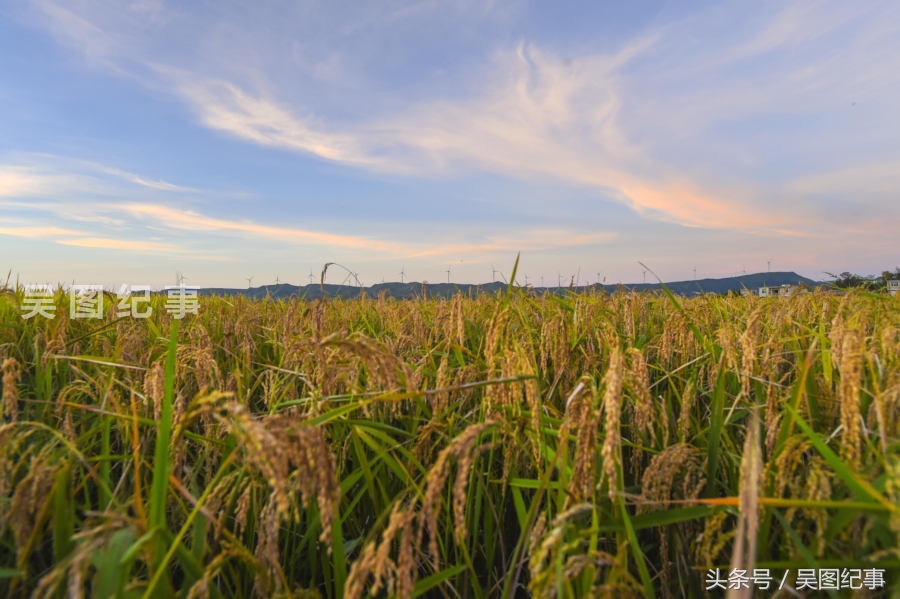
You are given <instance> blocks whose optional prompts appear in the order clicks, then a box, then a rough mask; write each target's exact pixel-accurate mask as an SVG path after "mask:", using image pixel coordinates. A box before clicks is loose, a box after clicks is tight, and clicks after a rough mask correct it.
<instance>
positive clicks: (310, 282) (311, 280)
mask: <svg viewBox="0 0 900 599" xmlns="http://www.w3.org/2000/svg"><path fill="white" fill-rule="evenodd" d="M312 282H313V274H312V269H311V268H310V269H309V284H310V285H312Z"/></svg>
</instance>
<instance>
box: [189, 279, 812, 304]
mask: <svg viewBox="0 0 900 599" xmlns="http://www.w3.org/2000/svg"><path fill="white" fill-rule="evenodd" d="M798 284H804V285H809V286H810V287H815V286H818V285H822V283H819V282H817V281H813V280H812V279H807V278H806V277H801V276H800V275H798V274H797V273H794V272H761V273H756V274H750V275H742V276H739V277H726V278H724V279H700V280H698V281H674V282H671V283H666V287H668V288H669V290H670V291H672V293H675V294H677V295H683V296H691V295H702V294H704V293H728V292H729V291H740V290H741V289H743V288H744V287H746V288H747V289H758V288H760V287H763V286H768V287H776V286H778V285H798ZM619 287H620V285H597V284H594V285H582V286H578V287H571V288H569V287H535V288H534V290H535V291H536V292H537V293H542V292H544V291H550V292H556V293H565V292H566V291H569V290H571V291H574V292H576V293H583V292H584V291H588V290H595V291H598V290H600V289H603V290H605V291H608V292H612V291H615V290H616V289H618V288H619ZM621 287H623V288H625V289H628V290H632V291H654V290H659V289H660V285H659V283H640V284H635V285H621ZM425 288H426V289H427V293H428V295H429V296H432V297H437V296H440V297H451V296H453V295H455V294H457V293H463V294H465V295H469V294H472V295H474V294H477V293H497V292H503V291H505V290H506V283H487V284H484V285H470V284H456V283H449V284H448V283H435V284H432V283H428V284H427V285H426V286H425ZM365 290H366V295H368V296H369V297H373V298H374V297H378V295H379V294H380V293H382V292H386V293H387V295H388V296H391V297H396V298H407V299H411V298H417V297H422V290H423V286H422V283H417V282H413V283H377V284H375V285H372V286H371V287H366V288H365ZM359 293H360V288H359V287H351V286H349V285H330V284H326V285H324V287H323V288H320V287H319V285H302V286H299V287H298V286H297V285H290V284H288V283H281V284H279V285H263V286H261V287H253V288H250V289H227V288H220V287H217V288H210V289H201V290H200V294H201V295H219V296H227V295H242V296H245V297H248V298H256V299H260V298H264V297H266V296H271V297H273V298H276V299H278V298H288V297H305V298H306V299H310V300H312V299H318V298H320V297H326V298H335V297H341V298H352V297H357V296H358V295H359Z"/></svg>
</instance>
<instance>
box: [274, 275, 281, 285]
mask: <svg viewBox="0 0 900 599" xmlns="http://www.w3.org/2000/svg"><path fill="white" fill-rule="evenodd" d="M275 284H276V285H281V280H280V279H279V278H278V275H277V274H276V275H275Z"/></svg>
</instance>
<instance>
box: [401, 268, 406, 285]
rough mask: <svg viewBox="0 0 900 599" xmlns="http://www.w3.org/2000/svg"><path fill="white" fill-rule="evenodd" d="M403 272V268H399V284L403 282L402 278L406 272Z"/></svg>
mask: <svg viewBox="0 0 900 599" xmlns="http://www.w3.org/2000/svg"><path fill="white" fill-rule="evenodd" d="M405 270H406V267H405V266H401V267H400V282H401V283H402V282H403V278H404V277H405V276H406V272H404V271H405Z"/></svg>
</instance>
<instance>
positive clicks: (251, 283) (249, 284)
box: [244, 275, 256, 289]
mask: <svg viewBox="0 0 900 599" xmlns="http://www.w3.org/2000/svg"><path fill="white" fill-rule="evenodd" d="M253 276H254V277H255V276H256V275H253ZM244 280H245V281H247V289H250V288H251V287H252V286H253V277H250V278H249V279H248V278H246V277H244Z"/></svg>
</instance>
